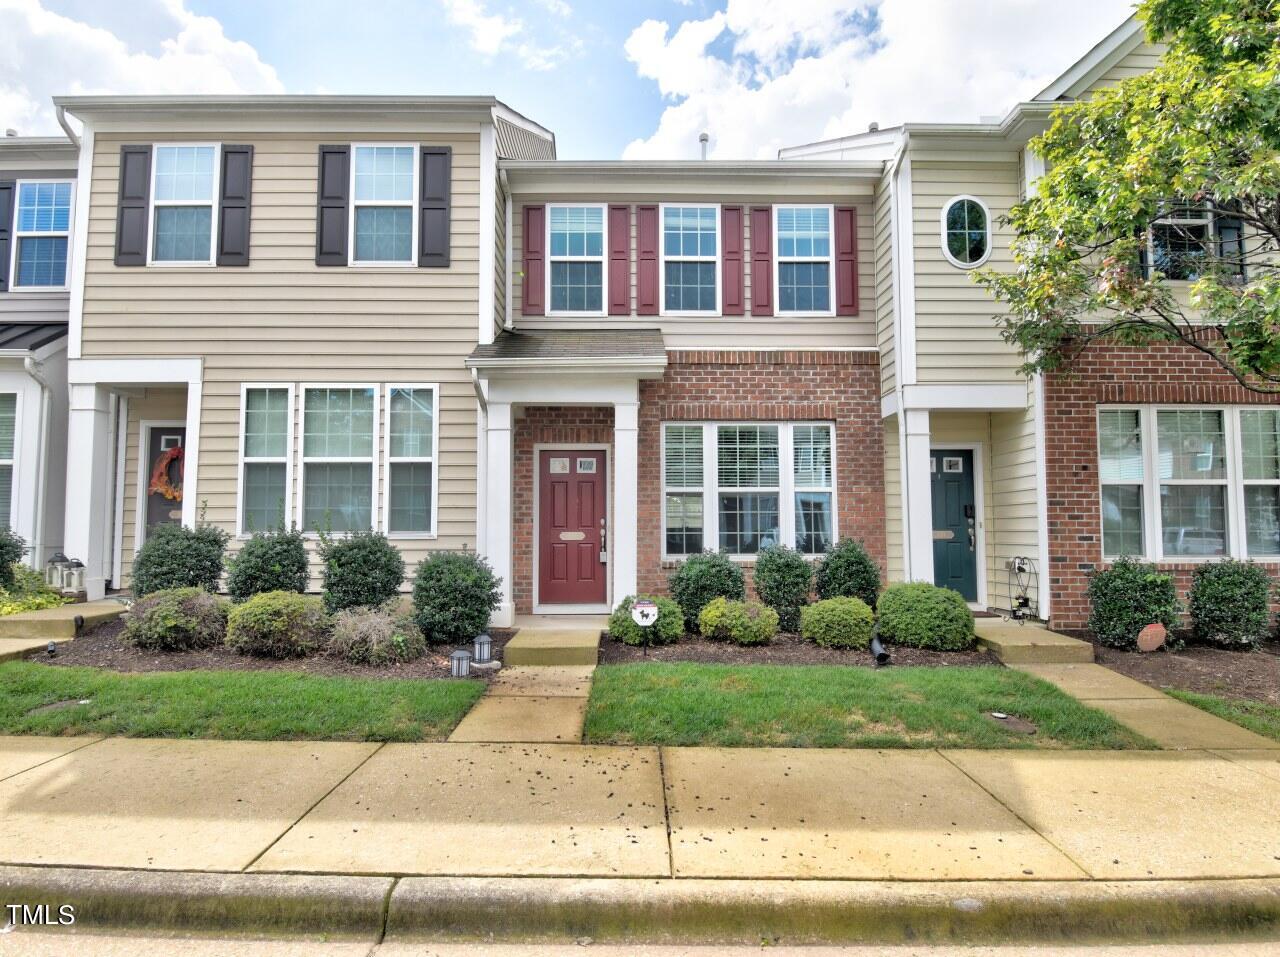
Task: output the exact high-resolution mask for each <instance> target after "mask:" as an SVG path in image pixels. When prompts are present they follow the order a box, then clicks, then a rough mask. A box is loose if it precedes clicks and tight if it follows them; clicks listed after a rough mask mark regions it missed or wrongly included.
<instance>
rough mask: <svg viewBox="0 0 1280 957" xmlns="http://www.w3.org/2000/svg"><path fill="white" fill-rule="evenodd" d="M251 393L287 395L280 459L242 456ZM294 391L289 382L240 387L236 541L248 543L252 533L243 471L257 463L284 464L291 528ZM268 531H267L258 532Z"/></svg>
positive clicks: (286, 519) (287, 517)
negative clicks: (247, 520) (281, 391)
mask: <svg viewBox="0 0 1280 957" xmlns="http://www.w3.org/2000/svg"><path fill="white" fill-rule="evenodd" d="M250 389H284V390H285V391H286V392H287V393H288V399H287V403H288V405H287V408H288V431H287V433H286V436H287V437H286V439H285V454H284V455H283V456H254V457H253V458H249V457H248V456H246V455H245V451H244V446H245V428H244V427H245V413H246V412H247V404H248V393H249V390H250ZM294 396H295V389H294V385H293V383H292V382H244V383H241V385H240V446H239V448H240V451H239V456H238V459H237V463H236V538H240V539H247V538H250V537H251V536H252V534H253V533H252V532H250V531H248V530H247V529H246V528H245V527H244V468H245V465H246V464H253V463H259V462H267V463H276V464H278V463H281V462H283V463H284V527H285V528H292V527H293V462H294V445H293V443H294V420H295V418H296V416H297V408H296V407H295V406H294ZM257 531H267V529H257Z"/></svg>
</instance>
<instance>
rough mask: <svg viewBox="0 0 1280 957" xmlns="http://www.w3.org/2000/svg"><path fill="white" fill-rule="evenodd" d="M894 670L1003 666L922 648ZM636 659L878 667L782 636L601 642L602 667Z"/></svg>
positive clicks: (902, 653) (897, 653)
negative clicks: (764, 640)
mask: <svg viewBox="0 0 1280 957" xmlns="http://www.w3.org/2000/svg"><path fill="white" fill-rule="evenodd" d="M888 651H889V654H890V655H892V656H893V660H892V666H893V667H912V666H919V665H931V666H935V667H936V666H938V665H968V666H973V665H979V666H992V665H999V664H1000V661H999V659H997V658H996V656H995V655H992V654H989V653H988V652H985V651H924V650H922V649H919V648H893V647H891V648H889V649H888ZM632 661H697V662H702V663H704V664H717V665H851V666H853V667H857V668H874V667H875V660H874V659H873V658H872V657H871V653H870V652H867V651H850V650H838V649H835V648H822V647H820V646H818V645H815V644H814V643H813V642H811V641H805V640H804V639H802V638H801V637H800V636H799V635H788V634H782V635H778V636H777V637H776V638H774V639H773V641H772V642H771V643H770V644H767V645H758V646H756V647H754V648H743V647H740V646H738V645H734V644H730V643H729V642H725V641H708V640H707V639H705V638H702V637H701V636H694V635H686V636H685V637H684V638H682V639H680V641H678V642H676V643H675V644H674V645H663V646H661V647H657V648H650V649H649V652H648V654H647V655H646V654H645V649H643V648H638V647H634V646H632V645H624V644H623V643H622V642H620V641H613V640H612V639H610V638H609V637H608V636H606V637H604V638H602V639H601V640H600V664H602V665H615V664H624V663H626V662H632Z"/></svg>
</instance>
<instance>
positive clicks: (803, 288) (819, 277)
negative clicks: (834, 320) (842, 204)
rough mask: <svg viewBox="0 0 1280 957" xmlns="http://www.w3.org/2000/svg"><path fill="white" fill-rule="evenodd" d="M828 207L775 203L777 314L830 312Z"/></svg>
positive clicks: (830, 275)
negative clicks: (779, 204) (777, 204)
mask: <svg viewBox="0 0 1280 957" xmlns="http://www.w3.org/2000/svg"><path fill="white" fill-rule="evenodd" d="M831 216H832V209H831V207H830V206H775V207H774V234H775V235H776V236H777V247H778V256H777V265H776V268H777V289H778V314H779V315H813V314H817V315H832V306H831V285H832V281H831V280H832V275H833V270H834V265H833V262H834V261H833V259H832V255H831V247H832V242H831Z"/></svg>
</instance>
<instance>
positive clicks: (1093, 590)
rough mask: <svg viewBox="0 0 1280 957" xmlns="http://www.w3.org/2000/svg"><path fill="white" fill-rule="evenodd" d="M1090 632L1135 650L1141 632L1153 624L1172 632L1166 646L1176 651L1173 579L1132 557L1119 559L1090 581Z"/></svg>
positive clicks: (1175, 607)
mask: <svg viewBox="0 0 1280 957" xmlns="http://www.w3.org/2000/svg"><path fill="white" fill-rule="evenodd" d="M1089 604H1090V610H1089V630H1090V631H1091V632H1093V634H1094V637H1096V638H1097V639H1098V641H1100V642H1102V644H1104V645H1110V646H1111V647H1112V648H1124V649H1127V650H1130V651H1132V650H1133V649H1135V648H1137V646H1138V632H1140V631H1141V630H1142V629H1143V628H1145V627H1146V626H1147V625H1150V624H1152V623H1153V622H1160V624H1162V625H1164V626H1165V628H1167V629H1169V638H1168V640H1167V641H1166V646H1167V647H1169V648H1171V649H1172V648H1177V647H1179V646H1181V644H1182V642H1181V641H1180V640H1179V639H1177V638H1175V637H1174V634H1173V629H1174V628H1175V627H1176V626H1177V624H1178V612H1179V608H1178V596H1177V593H1176V592H1175V591H1174V586H1173V576H1172V575H1167V574H1165V573H1164V572H1161V571H1158V570H1157V569H1156V567H1155V566H1154V565H1148V564H1146V563H1145V562H1140V561H1137V560H1135V559H1132V558H1119V559H1116V561H1115V562H1114V563H1112V565H1111V567H1110V568H1105V569H1102V570H1100V571H1097V572H1094V573H1093V575H1092V576H1091V577H1090V579H1089Z"/></svg>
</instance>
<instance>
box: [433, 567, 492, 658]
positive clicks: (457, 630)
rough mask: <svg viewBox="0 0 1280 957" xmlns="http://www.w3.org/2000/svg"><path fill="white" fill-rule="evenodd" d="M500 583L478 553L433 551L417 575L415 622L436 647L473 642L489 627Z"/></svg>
mask: <svg viewBox="0 0 1280 957" xmlns="http://www.w3.org/2000/svg"><path fill="white" fill-rule="evenodd" d="M501 584H502V579H501V578H499V577H498V576H497V575H495V574H494V573H493V569H492V568H490V567H489V563H488V562H487V561H485V560H484V559H483V558H481V557H480V556H479V555H477V554H476V553H475V552H432V553H431V554H430V555H428V556H427V557H426V558H424V559H423V560H422V561H420V562H419V563H418V570H417V572H416V573H415V574H414V578H413V613H414V621H415V622H417V625H418V628H419V630H421V632H422V634H423V637H425V638H426V640H427V641H429V642H432V643H433V644H434V643H440V642H447V643H450V644H457V643H459V642H465V641H471V639H473V638H475V636H476V635H478V634H480V633H481V632H483V631H484V630H485V629H486V628H487V627H489V616H490V615H492V614H493V612H494V609H496V608H497V607H498V604H499V602H500V601H501V594H500V592H499V590H498V586H499V585H501Z"/></svg>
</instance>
